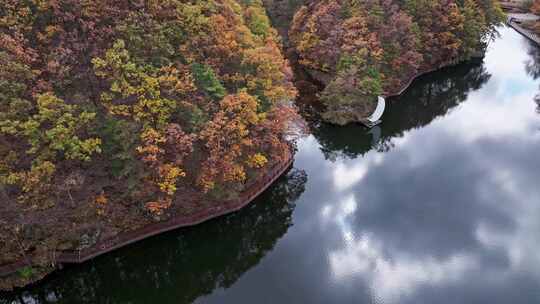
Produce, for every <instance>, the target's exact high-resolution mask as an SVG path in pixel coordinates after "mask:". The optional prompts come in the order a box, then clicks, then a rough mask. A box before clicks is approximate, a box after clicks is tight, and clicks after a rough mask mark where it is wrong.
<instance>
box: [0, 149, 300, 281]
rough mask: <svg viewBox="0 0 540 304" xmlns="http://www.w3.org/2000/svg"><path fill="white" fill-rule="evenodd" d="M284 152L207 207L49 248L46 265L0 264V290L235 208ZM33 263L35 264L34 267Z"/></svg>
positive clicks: (263, 182)
mask: <svg viewBox="0 0 540 304" xmlns="http://www.w3.org/2000/svg"><path fill="white" fill-rule="evenodd" d="M286 153H287V154H286V155H285V157H284V158H283V159H284V160H283V161H282V162H280V163H277V164H275V165H274V166H273V167H272V168H269V169H268V171H266V172H265V174H263V175H262V176H260V178H259V179H258V180H257V181H256V182H254V183H253V184H252V185H251V186H250V187H249V188H247V189H246V191H244V192H242V193H241V194H240V195H239V197H238V198H237V199H234V200H228V201H223V202H221V203H219V204H213V205H212V206H210V207H206V208H202V209H200V210H196V211H194V212H193V213H191V214H189V215H177V216H174V217H171V218H169V219H168V220H166V221H163V222H157V223H152V224H148V225H145V226H144V227H141V228H138V229H135V230H132V231H125V232H121V233H118V234H117V235H116V236H114V237H111V238H107V239H105V240H101V241H99V242H97V243H96V244H94V245H92V246H91V247H88V248H81V249H79V250H66V251H53V252H51V253H50V254H51V262H50V265H49V267H44V266H43V265H39V262H36V261H37V260H35V259H34V258H33V257H31V256H29V257H25V258H23V259H21V260H19V261H17V262H14V263H12V264H8V265H2V266H0V278H1V281H0V290H11V289H13V288H15V287H22V286H24V285H27V284H30V283H33V282H36V281H39V280H41V279H42V278H44V277H45V276H46V275H47V274H49V273H51V272H53V271H54V270H57V269H61V268H62V264H78V263H84V262H86V261H88V260H91V259H93V258H95V257H97V256H100V255H103V254H106V253H108V252H111V251H113V250H115V249H119V248H121V247H124V246H127V245H130V244H133V243H135V242H138V241H140V240H143V239H146V238H149V237H151V236H155V235H158V234H161V233H164V232H167V231H171V230H175V229H179V228H182V227H189V226H195V225H198V224H201V223H203V222H206V221H208V220H211V219H214V218H217V217H220V216H223V215H226V214H229V213H232V212H235V211H238V210H240V209H242V208H244V207H245V206H247V205H249V204H250V203H251V202H252V201H253V200H254V199H255V198H257V197H258V196H259V195H260V194H261V193H262V192H264V191H265V190H266V189H268V187H270V186H271V185H272V184H273V183H274V182H275V181H276V180H277V179H278V178H279V177H280V176H282V175H283V174H284V173H285V172H286V171H287V170H288V169H289V168H290V167H291V166H292V164H293V161H294V158H293V152H292V151H287V152H286ZM36 267H37V268H36Z"/></svg>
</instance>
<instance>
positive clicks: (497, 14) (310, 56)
mask: <svg viewBox="0 0 540 304" xmlns="http://www.w3.org/2000/svg"><path fill="white" fill-rule="evenodd" d="M501 20H502V11H501V10H500V8H499V6H498V4H497V1H495V0H461V1H460V0H364V1H358V0H343V1H336V0H314V1H309V2H308V4H306V5H305V6H303V7H302V8H301V9H300V10H299V11H298V12H297V13H296V15H295V18H294V21H293V24H292V27H291V30H290V32H289V34H290V35H289V36H290V39H291V42H292V44H293V45H294V47H295V49H296V52H297V53H298V55H299V57H300V63H301V64H302V65H303V66H305V67H306V68H307V69H308V71H309V72H310V73H311V75H312V76H314V77H315V78H316V79H318V80H319V81H320V82H322V83H323V85H324V86H325V90H324V92H323V93H322V98H321V100H322V101H323V103H324V104H325V106H326V111H325V113H323V117H324V119H325V120H327V121H330V122H333V123H336V124H346V123H349V122H352V121H358V120H361V119H362V118H364V117H367V116H368V115H369V113H371V111H372V110H373V108H374V107H375V105H374V103H375V101H376V98H375V97H376V96H377V95H388V94H390V95H391V94H395V93H396V92H398V91H399V90H400V89H401V88H402V87H403V86H404V85H405V84H406V83H407V82H408V81H409V80H410V79H411V77H413V76H414V75H416V74H418V73H419V72H423V71H427V70H432V69H435V68H438V67H441V66H444V65H449V64H452V63H455V62H459V61H463V60H466V59H469V58H471V57H473V56H476V55H478V54H481V53H482V52H483V50H484V49H485V46H486V43H487V42H488V41H489V40H490V38H492V36H493V35H494V34H495V27H496V26H497V25H499V23H500V22H501Z"/></svg>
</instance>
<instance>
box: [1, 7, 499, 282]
mask: <svg viewBox="0 0 540 304" xmlns="http://www.w3.org/2000/svg"><path fill="white" fill-rule="evenodd" d="M303 2H304V5H303V6H301V8H300V9H299V10H298V12H296V14H295V16H294V20H293V21H292V25H291V28H290V31H289V40H290V42H289V43H290V44H291V46H292V48H293V49H294V52H295V59H296V60H295V64H298V67H297V68H300V69H302V70H304V71H306V73H308V74H309V75H311V77H312V78H313V80H314V81H315V82H317V84H318V85H319V86H320V87H321V93H320V100H321V102H322V105H323V106H324V110H323V111H322V113H321V117H322V119H324V120H325V121H328V122H331V123H334V124H339V125H344V124H347V123H351V122H357V121H359V120H361V119H362V118H364V117H366V116H367V115H369V113H370V112H371V111H372V110H373V108H374V103H375V100H376V97H377V96H378V95H393V94H396V93H398V92H399V91H400V90H401V89H402V88H403V87H404V86H405V85H406V84H407V82H408V81H410V80H411V78H413V77H414V76H416V75H418V74H419V73H422V72H426V71H431V70H434V69H437V68H439V67H442V66H446V65H450V64H454V63H457V62H460V61H464V60H467V59H470V58H473V57H476V56H482V52H483V51H484V50H485V47H486V45H487V43H488V42H489V41H490V39H491V38H492V37H494V36H495V35H496V26H498V25H499V24H500V22H501V21H502V18H503V17H502V11H501V10H500V8H499V7H498V5H497V4H496V2H495V1H494V0H436V1H433V0H314V1H303ZM0 3H1V6H0V43H1V48H0V201H1V202H2V203H1V204H0V214H1V217H0V224H1V227H2V228H0V243H1V244H4V245H3V250H2V253H1V254H0V265H4V264H9V263H13V262H14V261H17V260H20V259H23V258H28V256H31V257H32V260H33V261H34V262H35V263H37V264H38V265H40V266H42V267H43V268H42V269H41V270H33V271H34V272H38V273H34V274H33V275H32V276H31V277H32V279H36V277H39V276H40V275H44V274H46V273H48V272H49V271H50V270H51V268H50V267H49V266H46V265H50V262H51V257H50V254H49V253H50V252H51V251H54V250H74V249H78V248H79V249H80V248H85V247H89V246H92V245H93V244H95V243H96V242H97V241H98V240H101V239H104V238H109V237H112V236H115V235H117V234H119V233H120V232H123V231H126V230H131V229H135V228H138V227H142V226H144V225H147V224H149V223H153V222H159V221H164V220H167V219H169V218H171V217H174V216H178V215H185V214H190V213H193V212H194V211H197V210H201V209H204V208H206V207H208V206H211V205H213V204H219V202H220V201H223V200H230V199H234V198H237V197H238V196H239V195H240V194H241V193H242V192H243V191H245V190H246V189H247V188H249V187H250V185H252V184H253V183H255V182H256V181H257V178H258V177H260V176H261V175H263V174H264V173H265V172H266V171H267V170H269V169H271V168H273V167H274V166H276V165H277V164H280V163H282V162H284V161H286V160H287V158H288V157H290V153H291V151H292V150H294V141H295V139H296V138H297V136H299V135H301V134H302V133H303V132H304V124H303V122H302V119H301V116H300V115H299V114H298V112H297V109H296V107H295V105H294V100H295V98H296V96H297V89H296V88H295V86H294V83H293V80H294V73H293V69H292V68H291V66H290V63H289V60H288V59H287V56H285V52H284V51H283V38H282V37H280V35H278V32H277V31H276V30H275V29H274V28H273V26H272V24H271V21H270V19H269V17H268V15H267V12H266V9H265V5H264V4H263V1H261V0H166V1H156V0H149V1H143V0H119V1H107V0H94V1H87V0H24V1H20V0H0ZM265 4H266V3H265ZM29 279H30V276H26V275H23V276H20V275H19V276H17V277H16V278H15V279H14V280H12V281H9V282H8V281H6V282H2V284H1V285H0V289H9V288H12V287H14V286H17V285H24V284H26V283H28V281H29Z"/></svg>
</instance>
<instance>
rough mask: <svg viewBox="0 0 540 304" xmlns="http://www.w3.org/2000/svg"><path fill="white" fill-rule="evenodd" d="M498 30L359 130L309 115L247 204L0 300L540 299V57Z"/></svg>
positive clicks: (69, 269) (505, 30) (67, 270)
mask: <svg viewBox="0 0 540 304" xmlns="http://www.w3.org/2000/svg"><path fill="white" fill-rule="evenodd" d="M500 33H501V37H500V38H499V39H497V40H496V41H495V42H493V43H491V45H490V47H489V50H488V52H487V54H486V58H485V59H484V61H483V62H477V63H467V64H462V65H459V66H456V67H452V68H447V69H443V70H441V71H438V72H435V73H432V74H429V75H426V76H424V77H422V78H420V79H418V80H417V81H415V82H414V84H413V86H411V88H410V89H409V90H407V92H406V93H405V94H404V95H403V96H401V97H399V98H394V99H391V100H389V106H388V112H387V113H386V114H385V116H383V120H384V121H383V123H382V124H381V125H380V126H379V127H377V128H375V129H372V130H371V131H368V130H366V129H365V128H363V127H361V126H359V125H354V126H348V127H332V126H329V125H326V124H322V123H320V121H319V120H318V119H316V118H313V117H311V116H309V115H306V117H307V120H308V121H309V126H310V129H311V131H312V132H311V135H310V136H308V137H306V138H304V139H302V140H301V141H300V142H299V144H298V153H297V155H296V161H295V164H294V168H293V169H292V170H291V171H290V172H289V173H288V174H287V175H286V176H284V177H282V178H281V179H280V180H279V181H278V182H277V183H276V184H275V185H273V186H272V187H271V188H270V189H269V190H268V191H267V192H266V193H264V194H263V195H262V196H261V197H259V198H258V199H257V200H256V201H255V203H254V204H253V205H251V206H249V207H247V208H246V209H244V210H242V211H240V212H238V213H235V214H232V215H229V216H226V217H223V218H219V219H216V220H213V221H210V222H208V223H205V224H203V225H200V226H197V227H192V228H188V229H181V230H178V231H174V232H171V233H167V234H164V235H160V236H157V237H154V238H151V239H148V240H145V241H142V242H139V243H137V244H134V245H131V246H128V247H125V248H122V249H120V250H117V251H115V252H113V253H111V254H107V255H105V256H102V257H99V258H97V259H95V260H93V261H90V262H88V263H85V264H82V265H75V266H68V267H65V268H64V269H63V270H62V271H58V272H56V273H54V274H52V275H51V276H49V277H47V278H46V279H45V280H43V281H42V282H40V283H38V284H36V285H34V286H30V287H28V288H25V289H21V290H18V291H16V292H15V293H9V294H1V295H0V303H2V304H6V303H192V302H195V303H415V304H416V303H437V304H443V303H452V304H454V303H514V304H518V303H539V302H540V237H539V236H540V187H539V186H538V185H539V182H540V113H539V112H538V109H537V107H538V106H537V104H536V103H535V101H534V100H535V96H536V95H537V94H538V93H539V92H540V78H539V77H540V51H539V50H538V48H537V47H536V46H533V45H531V44H530V43H529V42H527V41H526V40H525V39H524V38H522V37H521V36H519V35H518V34H517V33H515V32H514V31H512V30H510V29H508V28H501V30H500ZM301 106H302V107H303V108H304V111H305V112H306V113H309V105H301ZM308 116H309V117H308Z"/></svg>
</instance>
